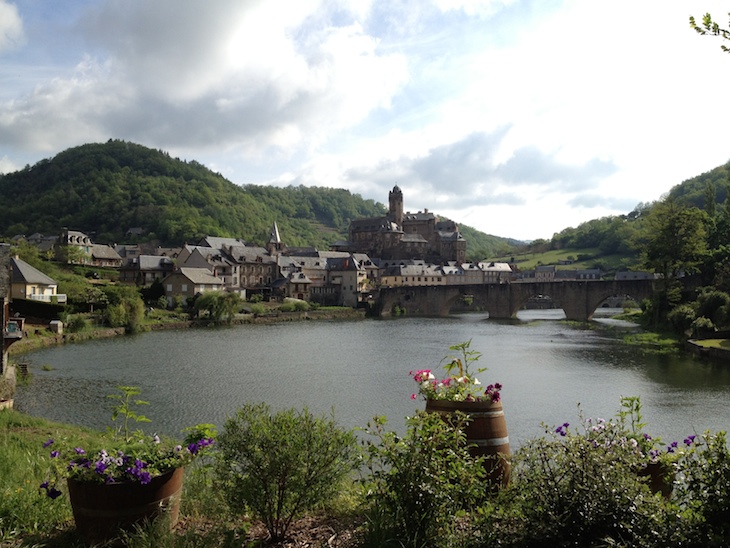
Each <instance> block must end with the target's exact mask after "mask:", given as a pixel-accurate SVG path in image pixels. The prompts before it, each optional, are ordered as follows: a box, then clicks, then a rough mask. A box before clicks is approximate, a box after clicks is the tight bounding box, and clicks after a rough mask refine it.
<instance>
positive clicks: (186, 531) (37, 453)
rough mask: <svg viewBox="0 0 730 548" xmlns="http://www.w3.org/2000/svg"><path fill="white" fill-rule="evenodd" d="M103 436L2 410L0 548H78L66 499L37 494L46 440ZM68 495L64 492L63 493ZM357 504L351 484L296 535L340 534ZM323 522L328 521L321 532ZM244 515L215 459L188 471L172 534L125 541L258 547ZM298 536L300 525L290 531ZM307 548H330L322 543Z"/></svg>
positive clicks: (155, 532) (144, 533) (90, 441)
mask: <svg viewBox="0 0 730 548" xmlns="http://www.w3.org/2000/svg"><path fill="white" fill-rule="evenodd" d="M104 436H105V433H104V432H99V431H95V430H90V429H86V428H81V427H77V426H72V425H67V424H62V423H56V422H52V421H48V420H45V419H41V418H35V417H30V416H28V415H25V414H22V413H19V412H17V411H14V410H12V409H7V410H2V411H0V546H2V547H3V548H11V547H12V548H15V547H18V548H19V547H21V546H46V547H57V548H61V547H77V546H78V547H82V546H84V544H83V540H82V539H81V538H80V536H79V535H78V534H77V533H76V530H75V526H74V522H73V515H72V512H71V504H70V502H69V501H68V497H67V496H66V495H65V494H64V496H61V497H59V498H57V499H55V500H51V499H50V498H48V497H47V496H45V493H44V492H42V491H41V490H40V489H39V486H40V484H41V483H42V482H43V481H45V480H46V471H47V469H48V464H49V462H48V460H47V459H48V451H49V450H48V449H44V448H43V443H44V442H45V441H46V440H48V439H49V438H54V439H64V438H65V439H66V440H68V442H69V443H71V444H72V445H76V444H78V445H79V446H83V445H94V444H95V442H99V441H100V440H101V438H103V437H104ZM61 490H62V491H64V492H65V491H66V489H65V487H62V488H61ZM357 505H358V498H357V493H356V489H355V487H354V485H352V486H351V489H345V490H344V491H343V492H342V494H341V495H340V496H339V497H338V498H337V499H336V500H335V501H333V502H332V503H331V505H329V506H328V507H326V508H324V509H322V512H323V514H324V517H322V516H319V517H317V516H315V517H312V516H309V517H305V518H304V519H303V521H302V525H300V526H299V530H300V532H301V534H302V535H312V533H311V531H310V529H315V528H318V529H321V530H322V531H330V532H329V533H328V536H332V534H333V533H332V531H337V532H339V533H341V532H342V529H343V528H346V527H350V524H351V523H352V522H353V520H354V518H353V512H354V511H355V508H357ZM320 521H323V522H326V524H327V526H326V527H325V526H322V525H321V524H320ZM254 525H255V524H254V523H252V521H251V520H249V519H247V518H246V516H238V517H235V516H234V517H231V512H230V510H229V509H228V508H227V506H226V504H225V501H224V500H223V499H222V496H221V490H220V489H218V488H216V486H215V481H214V473H213V466H212V461H210V460H206V458H205V457H204V458H201V459H198V460H196V461H195V463H194V464H193V465H192V466H190V467H187V468H186V470H185V482H184V484H183V496H182V501H181V506H180V521H179V523H178V525H177V527H176V528H175V529H174V530H173V531H170V530H169V528H165V527H164V526H160V525H159V524H158V525H155V524H151V525H149V526H146V527H144V528H141V529H140V530H138V531H135V532H134V533H131V534H125V536H124V537H123V538H122V542H123V544H124V545H125V546H130V547H138V548H142V547H150V548H152V547H155V548H157V547H198V546H213V547H215V546H221V547H229V546H230V547H233V546H236V547H241V546H253V545H256V546H259V545H261V541H262V540H263V539H264V537H265V534H264V533H263V532H262V530H260V529H256V528H255V527H254ZM294 530H295V531H296V530H297V527H296V526H295V527H294ZM310 545H311V546H327V538H324V539H323V540H322V541H321V543H315V544H310Z"/></svg>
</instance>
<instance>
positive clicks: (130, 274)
mask: <svg viewBox="0 0 730 548" xmlns="http://www.w3.org/2000/svg"><path fill="white" fill-rule="evenodd" d="M174 268H175V262H174V260H173V259H171V258H170V257H162V256H159V255H138V256H136V257H132V258H131V259H129V260H128V261H127V263H126V264H125V265H124V266H122V267H121V268H120V269H119V281H120V282H122V283H126V284H136V285H138V286H142V287H147V286H149V285H151V284H152V283H154V281H155V280H162V279H164V278H165V277H166V276H167V275H168V274H171V273H172V271H173V270H174Z"/></svg>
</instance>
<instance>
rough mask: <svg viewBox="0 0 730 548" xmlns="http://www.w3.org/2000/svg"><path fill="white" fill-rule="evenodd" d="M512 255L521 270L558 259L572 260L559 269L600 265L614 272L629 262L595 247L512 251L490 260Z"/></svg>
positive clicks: (501, 260) (618, 255)
mask: <svg viewBox="0 0 730 548" xmlns="http://www.w3.org/2000/svg"><path fill="white" fill-rule="evenodd" d="M513 257H514V259H515V262H516V264H517V266H518V267H519V268H520V269H521V270H532V269H534V268H535V267H536V266H538V265H557V264H558V262H560V261H568V260H572V261H573V262H572V263H571V264H566V265H560V266H557V268H558V269H559V270H576V269H581V270H582V269H590V268H596V267H597V266H600V268H601V270H603V271H611V272H615V271H617V270H626V268H627V262H630V259H629V258H627V257H626V255H621V254H612V255H605V254H603V253H602V252H601V250H600V249H598V248H597V247H596V248H583V249H554V250H550V251H544V252H540V253H538V252H524V253H513V254H511V255H509V256H504V257H500V258H495V259H490V260H495V261H500V262H508V261H510V260H511V258H513Z"/></svg>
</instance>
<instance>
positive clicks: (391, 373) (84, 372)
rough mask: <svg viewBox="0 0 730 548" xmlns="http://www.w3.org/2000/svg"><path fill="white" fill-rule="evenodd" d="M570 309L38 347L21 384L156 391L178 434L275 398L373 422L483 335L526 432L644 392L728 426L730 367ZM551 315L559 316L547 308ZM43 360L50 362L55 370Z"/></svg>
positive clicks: (674, 428)
mask: <svg viewBox="0 0 730 548" xmlns="http://www.w3.org/2000/svg"><path fill="white" fill-rule="evenodd" d="M559 315H562V311H535V312H531V311H530V312H521V313H520V319H519V320H518V321H516V322H514V321H512V322H497V321H493V320H488V319H487V316H486V314H484V315H479V314H469V315H463V316H454V317H452V318H448V319H428V318H410V319H408V318H407V319H402V318H401V319H397V320H386V321H378V320H368V321H359V322H299V323H288V324H278V325H268V326H263V325H262V326H241V327H232V328H220V329H199V330H184V331H167V332H156V333H147V334H143V335H140V336H136V337H129V338H127V337H125V338H119V339H113V340H104V341H93V342H88V343H84V344H79V345H67V346H64V347H59V348H53V349H47V350H42V351H38V352H35V353H32V354H29V355H28V356H27V357H26V360H27V361H28V362H29V363H30V369H31V372H32V374H33V377H32V381H31V382H30V384H28V385H27V386H21V387H19V389H18V393H17V396H16V406H17V408H18V409H19V410H21V411H25V412H28V413H30V414H33V415H39V416H44V417H47V418H51V419H55V420H62V421H68V422H72V423H76V424H82V425H87V426H91V427H95V428H103V427H105V426H106V425H108V424H109V417H110V404H111V402H110V400H109V399H108V398H107V395H108V394H110V393H112V392H113V391H114V387H115V386H117V385H121V384H126V385H136V386H140V387H141V388H142V390H143V394H142V395H143V397H144V399H147V400H149V401H150V403H151V406H150V407H149V409H145V410H144V414H145V415H148V416H150V417H151V418H152V419H153V423H152V424H151V425H150V426H149V429H153V430H155V431H158V432H161V433H168V434H172V435H179V433H180V430H181V429H182V428H183V427H185V426H188V425H190V424H196V423H200V422H213V423H216V424H218V425H222V424H223V422H224V421H225V419H226V417H228V416H230V415H233V414H234V413H235V411H236V409H238V408H239V407H240V406H241V405H243V404H244V403H246V402H255V401H267V402H268V403H270V404H271V405H272V407H273V408H275V409H276V408H283V407H290V406H296V407H302V406H308V407H309V408H310V410H312V411H314V412H318V413H329V412H331V410H332V409H334V412H335V417H336V419H337V420H338V422H340V423H342V424H343V425H344V426H346V427H361V426H364V425H365V423H366V422H367V421H368V420H369V419H370V418H371V417H373V416H375V415H387V416H388V417H389V418H390V423H391V425H392V426H393V427H395V428H396V429H398V428H401V427H402V424H403V419H404V417H406V416H408V415H410V414H412V413H413V412H414V410H415V409H417V408H423V403H422V402H418V401H416V402H414V401H412V400H411V399H410V394H411V393H412V392H413V391H414V389H415V386H414V383H413V381H412V380H411V379H410V377H409V376H408V371H410V370H411V369H420V368H425V367H430V368H434V369H435V368H438V366H439V361H440V360H441V358H442V357H443V356H444V355H445V354H446V353H447V352H448V347H449V346H450V345H452V344H455V343H458V342H461V341H464V340H468V339H472V348H474V349H476V350H479V351H481V352H482V353H483V357H482V360H481V361H480V365H482V366H487V367H488V368H489V369H488V371H486V372H484V373H482V374H481V375H480V379H481V380H482V382H483V383H485V384H487V383H489V382H495V381H496V382H501V383H502V384H503V385H504V386H505V390H504V392H503V397H504V403H505V409H506V412H507V422H508V428H509V430H510V437H511V439H512V441H513V442H514V443H515V444H519V442H520V440H524V439H527V438H529V437H533V436H535V435H538V434H540V432H541V428H540V423H541V422H543V421H544V422H546V423H548V424H558V423H560V424H561V423H563V422H564V421H566V420H568V421H571V420H573V419H574V418H575V416H576V403H578V402H580V403H581V406H582V407H583V409H584V411H585V413H586V415H588V416H603V417H609V416H612V415H613V414H614V413H615V412H616V411H617V409H618V404H619V398H620V397H621V396H627V395H638V396H641V398H642V401H643V403H644V410H645V413H644V414H645V418H646V420H647V421H648V422H649V424H650V425H651V427H652V432H653V433H655V434H657V435H661V436H662V437H664V438H665V439H668V438H671V439H676V438H679V439H681V438H683V437H684V436H685V435H686V434H687V432H688V431H691V430H698V431H702V430H704V429H707V428H709V429H712V430H719V429H725V428H726V423H727V413H726V411H725V409H726V406H725V403H724V402H725V401H727V400H726V398H727V396H728V394H730V371H729V370H728V368H727V367H725V366H724V365H723V364H712V363H710V362H704V361H700V360H698V359H695V358H693V357H690V356H687V357H672V356H666V355H655V354H646V353H643V352H642V351H641V350H640V349H638V348H635V347H630V346H626V345H624V344H623V343H622V342H621V340H620V339H621V337H622V334H623V332H625V330H632V329H635V326H633V325H617V324H610V323H609V324H607V323H606V322H605V321H596V322H592V323H591V324H589V325H588V326H585V325H581V324H574V323H571V322H563V321H554V320H555V319H556V318H559V317H560V316H559ZM544 318H547V320H546V319H544ZM43 365H46V366H48V369H49V370H44V368H43V367H42V366H43Z"/></svg>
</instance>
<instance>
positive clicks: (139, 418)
mask: <svg viewBox="0 0 730 548" xmlns="http://www.w3.org/2000/svg"><path fill="white" fill-rule="evenodd" d="M117 389H118V390H119V391H120V392H121V394H111V395H110V396H109V398H111V399H113V400H116V401H117V402H118V403H117V405H115V406H114V408H113V409H112V422H116V420H117V419H118V418H119V416H120V415H121V417H122V424H121V426H119V428H118V429H116V431H115V432H116V433H118V434H121V435H122V438H123V439H125V440H126V441H129V440H130V439H131V434H132V432H131V431H130V424H129V422H130V421H134V422H135V423H137V422H151V421H150V419H148V418H147V417H145V416H144V415H141V414H139V413H137V412H136V411H135V408H136V407H139V406H141V405H149V402H147V401H144V400H137V399H132V398H133V396H138V395H139V394H140V393H141V390H140V389H139V388H138V387H136V386H117Z"/></svg>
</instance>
